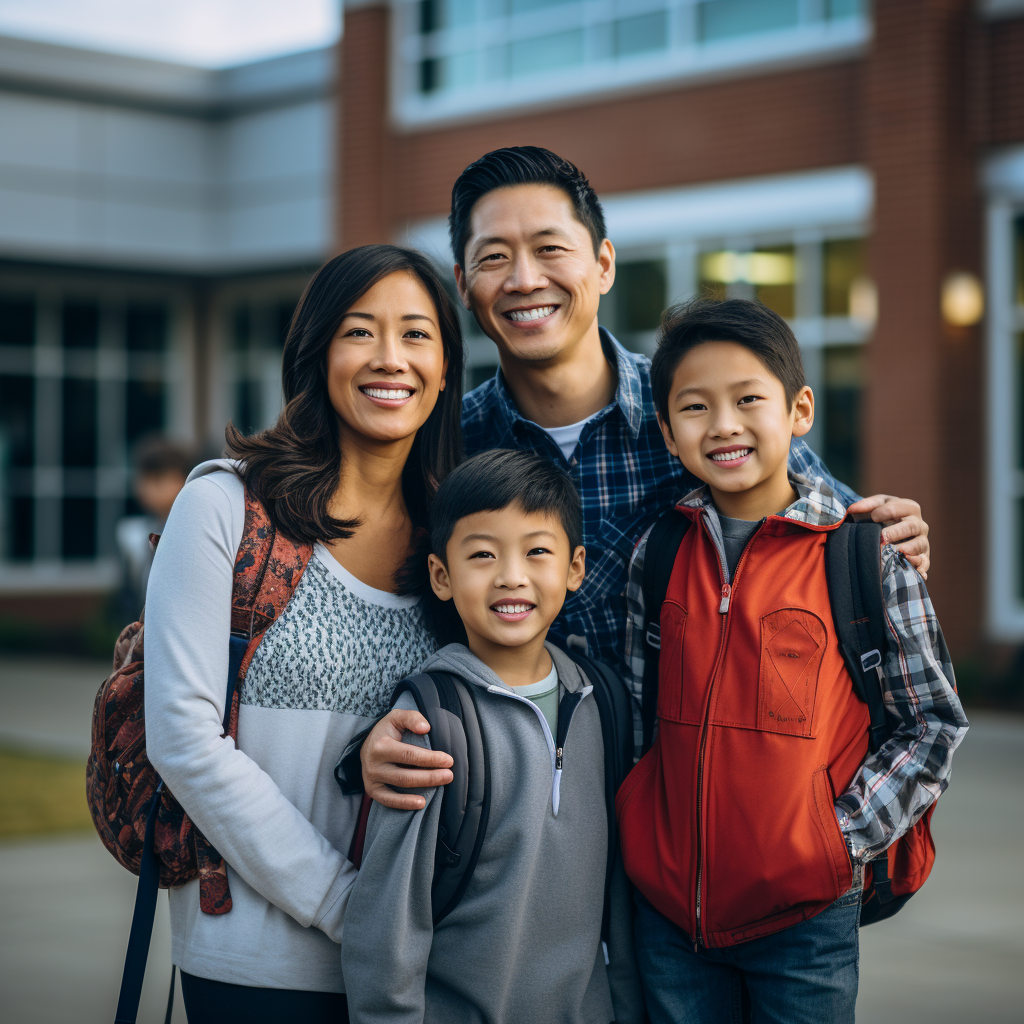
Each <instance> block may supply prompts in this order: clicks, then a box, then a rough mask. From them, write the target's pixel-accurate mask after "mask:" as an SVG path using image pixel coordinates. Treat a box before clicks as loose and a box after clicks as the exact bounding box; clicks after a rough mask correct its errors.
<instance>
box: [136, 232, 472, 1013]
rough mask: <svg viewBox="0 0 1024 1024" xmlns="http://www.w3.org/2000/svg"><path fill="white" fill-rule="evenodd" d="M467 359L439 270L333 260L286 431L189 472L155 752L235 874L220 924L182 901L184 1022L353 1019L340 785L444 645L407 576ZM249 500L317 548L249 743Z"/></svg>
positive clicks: (278, 428) (155, 638)
mask: <svg viewBox="0 0 1024 1024" xmlns="http://www.w3.org/2000/svg"><path fill="white" fill-rule="evenodd" d="M462 360H463V356H462V339H461V334H460V330H459V322H458V318H457V316H456V313H455V310H454V308H453V306H452V303H451V301H450V300H449V298H448V296H447V294H446V292H445V290H444V287H443V286H442V284H441V281H440V279H439V278H438V276H437V274H436V272H435V271H434V269H433V267H432V266H431V264H430V263H429V261H428V260H427V259H426V257H424V256H422V255H421V254H419V253H416V252H412V251H409V250H405V249H399V248H396V247H394V246H385V245H373V246H364V247H362V248H360V249H354V250H352V251H351V252H347V253H344V254H343V255H341V256H338V257H336V258H335V259H333V260H331V261H330V262H328V263H327V264H325V265H324V266H323V267H321V269H320V270H319V271H318V272H317V273H316V275H315V276H314V277H313V279H312V280H311V281H310V283H309V286H308V287H307V288H306V292H305V294H304V295H303V297H302V299H301V301H300V303H299V306H298V309H297V310H296V312H295V316H294V318H293V320H292V324H291V328H290V330H289V333H288V339H287V341H286V342H285V348H284V365H283V385H284V397H285V402H286V404H285V408H284V411H283V412H282V413H281V415H280V417H279V418H278V421H277V423H276V424H275V425H274V426H273V427H271V428H270V429H269V430H265V431H264V432H263V433H261V434H257V435H255V436H252V437H243V436H242V435H241V434H239V433H238V431H236V430H235V429H234V428H233V427H229V428H228V432H227V437H228V448H229V451H230V452H231V454H233V455H234V456H235V461H229V460H218V461H216V462H211V463H205V464H204V465H202V466H199V467H198V468H197V469H195V470H194V471H193V472H192V474H191V476H190V477H189V482H188V483H187V484H186V486H185V488H184V490H183V491H182V492H181V494H180V496H179V497H178V499H177V501H176V502H175V505H174V508H173V510H172V512H171V515H170V517H169V519H168V521H167V527H166V531H165V533H164V534H163V537H162V539H161V542H160V547H159V549H158V551H157V554H156V557H155V559H154V563H153V569H152V573H151V576H150V582H149V590H148V594H147V597H148V603H147V616H146V619H147V621H146V681H147V686H146V729H147V743H148V749H149V756H150V758H151V760H152V762H153V764H154V766H155V767H156V769H157V771H158V772H159V773H160V776H161V778H162V779H163V780H164V782H165V784H166V785H167V787H168V789H169V790H170V791H171V792H172V793H173V794H174V796H175V797H177V799H178V800H179V801H180V803H181V804H182V806H183V807H184V809H185V811H186V812H187V813H188V815H189V816H190V817H191V818H192V820H193V821H194V822H195V824H196V826H197V827H198V828H199V829H200V831H201V832H202V833H203V835H204V836H205V837H206V838H207V839H208V840H209V841H210V843H211V844H212V845H213V846H214V847H215V848H216V850H217V851H218V852H219V853H220V854H221V855H222V856H223V857H224V860H225V861H226V862H227V864H228V865H230V868H231V870H230V872H229V873H228V874H229V884H230V890H231V897H232V908H231V910H230V912H229V913H225V914H222V915H219V916H213V915H211V914H209V913H202V912H201V911H200V904H199V881H198V880H197V881H194V882H191V883H189V884H187V885H185V886H182V887H181V888H180V889H175V890H172V891H171V894H170V896H171V922H172V932H173V959H174V962H175V963H176V964H177V965H178V966H179V967H180V968H181V971H182V990H183V994H184V998H185V1006H186V1010H187V1013H188V1019H189V1022H190V1024H204V1022H206V1021H216V1022H217V1024H230V1022H231V1021H234V1020H238V1021H242V1020H244V1021H246V1024H250V1022H259V1021H264V1020H266V1021H271V1020H273V1021H281V1020H301V1021H303V1022H307V1024H313V1022H319V1021H328V1020H330V1021H331V1024H338V1022H339V1021H345V1020H347V1013H346V1011H345V1003H344V995H342V994H341V993H342V989H343V983H342V976H341V966H340V956H339V949H338V943H340V942H341V937H342V924H343V921H344V914H345V904H346V902H347V898H348V891H349V887H350V885H351V883H352V880H353V878H354V875H355V868H354V867H353V866H352V864H351V863H350V862H349V861H348V860H347V859H346V857H345V855H344V853H345V851H347V850H348V849H349V843H350V841H351V837H352V834H353V832H354V830H355V825H356V821H357V817H358V812H359V803H358V799H357V798H351V797H344V796H343V795H342V794H341V791H340V789H339V788H338V785H337V783H336V782H335V780H334V777H333V769H334V766H335V763H336V762H337V760H338V757H339V756H340V753H341V751H342V749H343V748H344V746H345V744H346V742H347V741H348V740H349V739H350V738H351V737H352V736H353V735H354V734H355V733H356V732H357V731H359V730H360V729H361V728H363V727H364V725H365V724H366V723H367V722H369V721H370V720H371V719H372V718H373V717H374V716H376V715H377V714H378V713H380V712H381V711H382V710H384V709H385V708H386V706H387V702H388V698H389V696H390V691H391V688H392V685H393V683H394V681H395V680H396V679H398V678H400V677H401V676H402V675H403V674H406V673H408V672H409V671H411V670H413V669H414V668H416V667H417V666H418V665H419V663H420V662H421V661H422V660H423V659H424V658H425V657H426V656H427V655H428V654H429V653H431V652H432V650H433V648H434V645H433V642H432V640H431V639H430V634H429V633H428V631H427V629H426V627H425V625H424V622H423V617H422V610H421V608H420V607H419V602H418V598H417V597H415V596H412V595H411V594H408V593H406V594H404V595H403V594H402V593H399V592H398V591H401V590H404V591H406V592H408V591H409V590H410V589H415V588H414V587H411V585H409V584H407V585H406V586H405V587H400V586H398V585H397V584H396V579H397V578H398V577H399V575H400V572H399V571H400V570H401V569H402V567H403V565H404V564H405V562H406V560H407V559H408V558H409V556H410V553H411V551H412V549H413V547H414V541H415V539H416V537H417V531H418V529H419V528H420V527H422V526H423V525H424V524H425V520H426V511H427V507H428V504H429V502H430V499H431V497H432V495H433V494H434V492H435V491H436V489H437V486H438V484H439V482H440V481H441V480H442V479H443V478H444V476H445V475H446V474H447V473H448V472H449V470H451V469H452V468H453V467H454V466H455V464H456V462H457V461H458V458H459V454H460V449H461V433H460V427H459V415H460V404H461V380H462ZM246 494H248V496H249V497H250V498H253V497H255V498H256V499H258V500H259V501H260V502H261V503H262V505H263V507H264V508H265V510H266V512H267V514H268V516H269V518H270V520H271V522H272V524H273V525H274V527H276V529H277V530H278V531H279V533H280V534H282V535H284V536H286V537H288V538H290V539H291V540H294V541H296V542H298V543H300V544H312V545H314V547H313V553H312V557H310V559H309V562H308V565H307V566H306V569H305V571H304V572H303V573H302V576H301V578H300V580H299V583H298V585H297V586H296V588H295V591H294V593H293V594H292V596H291V599H290V600H289V601H288V604H287V605H286V606H285V608H284V611H283V612H282V613H281V614H280V615H279V617H278V618H277V620H276V621H275V622H274V624H273V625H272V626H271V627H270V629H269V630H268V631H267V633H266V636H265V637H264V639H263V642H262V643H261V644H260V645H259V647H257V649H256V653H255V655H254V657H253V659H252V662H251V664H250V665H249V668H248V670H247V672H246V674H245V677H244V681H243V683H242V685H241V690H240V707H239V717H238V744H237V747H236V744H235V742H234V741H233V740H231V739H228V738H225V737H224V736H223V735H222V724H221V720H222V716H223V713H224V702H225V682H224V681H225V680H226V677H227V671H228V634H229V630H230V618H231V617H230V605H231V597H232V570H233V566H234V562H235V557H236V552H237V550H238V546H239V542H240V540H241V537H242V533H243V522H244V517H245V499H246ZM424 565H425V560H424Z"/></svg>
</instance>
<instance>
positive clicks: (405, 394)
mask: <svg viewBox="0 0 1024 1024" xmlns="http://www.w3.org/2000/svg"><path fill="white" fill-rule="evenodd" d="M359 390H360V391H361V392H362V393H363V394H364V395H366V397H367V398H376V399H377V400H378V401H384V402H404V401H405V400H406V399H407V398H412V388H407V387H374V386H373V385H370V384H363V385H361V386H360V388H359Z"/></svg>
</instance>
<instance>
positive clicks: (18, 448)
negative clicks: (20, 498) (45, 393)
mask: <svg viewBox="0 0 1024 1024" xmlns="http://www.w3.org/2000/svg"><path fill="white" fill-rule="evenodd" d="M34 399H35V379H34V378H33V377H23V376H0V465H3V466H4V467H6V466H19V467H26V466H31V465H32V420H33V417H34V415H35V400H34Z"/></svg>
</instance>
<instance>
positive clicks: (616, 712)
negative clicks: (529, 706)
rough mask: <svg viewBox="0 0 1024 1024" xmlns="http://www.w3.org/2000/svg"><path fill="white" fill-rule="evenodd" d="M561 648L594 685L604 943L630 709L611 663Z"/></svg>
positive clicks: (629, 755)
mask: <svg viewBox="0 0 1024 1024" xmlns="http://www.w3.org/2000/svg"><path fill="white" fill-rule="evenodd" d="M563 650H565V653H566V654H567V655H568V656H569V657H570V658H571V659H572V660H573V661H574V662H575V663H576V664H577V665H578V666H579V667H580V668H581V669H582V670H583V673H584V675H585V676H586V677H587V679H588V680H589V681H590V684H591V685H592V686H593V687H594V701H595V702H596V704H597V710H598V714H599V715H600V717H601V737H602V739H603V740H604V799H605V805H606V808H607V812H608V863H607V868H606V871H605V883H604V889H605V893H604V895H605V899H604V913H603V916H602V918H601V939H602V941H604V942H607V941H608V938H609V934H610V931H611V900H610V898H609V896H610V889H611V881H612V869H613V868H614V865H615V855H616V850H617V848H618V821H617V818H616V815H615V794H616V793H617V792H618V791H619V786H621V785H622V783H623V781H624V780H625V778H626V776H627V775H628V774H629V771H630V769H631V768H632V767H633V730H632V724H633V712H632V706H631V701H630V696H629V691H628V690H627V689H626V684H625V683H624V682H623V681H622V679H621V677H620V676H619V674H618V673H617V672H616V671H615V670H614V669H613V668H611V666H609V665H606V664H605V663H604V662H603V661H598V660H597V659H595V658H590V657H588V656H587V655H585V654H582V653H581V652H579V651H577V650H573V649H572V648H563ZM559 724H561V723H559Z"/></svg>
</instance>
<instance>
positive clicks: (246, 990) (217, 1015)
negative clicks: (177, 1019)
mask: <svg viewBox="0 0 1024 1024" xmlns="http://www.w3.org/2000/svg"><path fill="white" fill-rule="evenodd" d="M181 994H182V996H183V997H184V999H185V1015H186V1016H187V1017H188V1024H292V1022H293V1021H294V1022H295V1024H348V1003H347V1001H346V999H345V996H344V995H342V994H341V993H340V992H302V991H298V990H295V989H288V988H252V987H250V986H249V985H229V984H228V983H227V982H225V981H210V980H209V979H207V978H197V977H196V976H195V975H194V974H186V973H185V972H184V971H182V972H181Z"/></svg>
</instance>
